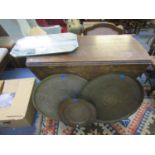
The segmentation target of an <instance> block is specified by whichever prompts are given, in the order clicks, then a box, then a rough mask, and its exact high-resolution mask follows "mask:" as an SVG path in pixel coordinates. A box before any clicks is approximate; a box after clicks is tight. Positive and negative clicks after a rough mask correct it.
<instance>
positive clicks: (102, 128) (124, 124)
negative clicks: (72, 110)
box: [40, 99, 155, 135]
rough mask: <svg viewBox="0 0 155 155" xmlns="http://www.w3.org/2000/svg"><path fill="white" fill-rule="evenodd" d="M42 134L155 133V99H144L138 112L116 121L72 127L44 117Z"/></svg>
mask: <svg viewBox="0 0 155 155" xmlns="http://www.w3.org/2000/svg"><path fill="white" fill-rule="evenodd" d="M40 134H42V135H155V100H153V99H144V101H143V103H142V105H141V106H140V108H139V109H138V110H137V112H136V113H134V114H133V115H131V116H130V117H129V118H127V119H125V120H120V121H119V122H115V123H98V122H95V123H94V124H92V126H88V127H80V128H72V127H69V126H66V125H65V124H64V123H62V122H60V121H55V120H51V119H49V118H47V117H43V121H42V127H41V133H40Z"/></svg>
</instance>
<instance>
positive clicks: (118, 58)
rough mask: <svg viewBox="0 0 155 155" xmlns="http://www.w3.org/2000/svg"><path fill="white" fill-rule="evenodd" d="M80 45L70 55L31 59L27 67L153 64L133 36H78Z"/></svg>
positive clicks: (28, 59)
mask: <svg viewBox="0 0 155 155" xmlns="http://www.w3.org/2000/svg"><path fill="white" fill-rule="evenodd" d="M78 43H79V47H78V49H77V50H76V51H75V52H73V53H70V54H61V55H50V56H49V55H48V56H38V57H29V58H27V66H46V65H47V66H48V65H58V64H60V65H64V64H72V65H73V64H75V65H81V64H93V63H95V64H101V63H103V64H109V63H110V64H111V63H116V64H117V63H119V64H150V63H151V59H150V56H149V55H148V53H147V51H146V50H145V49H144V48H143V47H142V45H141V44H140V43H139V42H138V41H136V40H135V39H134V38H133V37H132V36H131V35H109V36H107V35H105V36H78Z"/></svg>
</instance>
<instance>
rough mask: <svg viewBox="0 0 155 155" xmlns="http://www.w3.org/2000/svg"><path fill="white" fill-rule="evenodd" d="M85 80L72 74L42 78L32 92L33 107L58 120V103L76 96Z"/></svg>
mask: <svg viewBox="0 0 155 155" xmlns="http://www.w3.org/2000/svg"><path fill="white" fill-rule="evenodd" d="M86 83H87V80H85V79H83V78H81V77H79V76H76V75H73V74H56V75H52V76H49V77H48V78H46V79H44V80H43V81H42V82H41V83H40V84H39V85H38V86H37V88H36V89H35V91H34V93H33V103H34V106H35V108H36V109H37V110H38V111H39V112H41V113H42V114H43V115H45V116H48V117H50V118H52V119H56V120H58V119H59V117H58V107H59V104H60V103H61V102H62V101H63V100H65V99H67V98H70V97H77V96H78V95H79V93H80V91H81V89H82V88H83V87H84V86H85V85H86Z"/></svg>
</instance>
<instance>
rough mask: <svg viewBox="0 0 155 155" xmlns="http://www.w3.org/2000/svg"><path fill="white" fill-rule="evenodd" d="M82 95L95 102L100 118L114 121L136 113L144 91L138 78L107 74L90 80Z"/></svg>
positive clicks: (98, 117)
mask: <svg viewBox="0 0 155 155" xmlns="http://www.w3.org/2000/svg"><path fill="white" fill-rule="evenodd" d="M81 96H82V97H83V98H84V99H86V100H88V101H90V102H92V103H93V104H94V106H95V107H96V111H97V119H98V120H102V121H105V122H114V121H117V120H120V119H123V118H125V117H128V116H129V115H131V114H132V113H134V112H135V111H136V110H137V109H138V107H139V106H140V105H141V103H142V100H143V97H144V93H143V87H142V86H141V84H140V83H139V82H138V81H137V80H134V79H132V78H130V77H128V76H125V74H107V75H103V76H100V77H98V78H96V79H94V80H92V81H90V82H89V83H88V84H87V85H86V86H85V87H84V89H83V90H82V92H81Z"/></svg>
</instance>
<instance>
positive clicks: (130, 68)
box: [30, 64, 147, 80]
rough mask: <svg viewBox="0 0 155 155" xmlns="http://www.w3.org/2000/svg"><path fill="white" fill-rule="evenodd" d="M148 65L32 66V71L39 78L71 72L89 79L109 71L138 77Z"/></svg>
mask: <svg viewBox="0 0 155 155" xmlns="http://www.w3.org/2000/svg"><path fill="white" fill-rule="evenodd" d="M146 67H147V65H139V64H138V65H135V64H130V65H84V66H59V65H58V66H46V67H30V69H31V70H32V72H33V73H34V74H35V75H36V76H37V77H38V78H39V79H41V80H42V79H44V78H46V77H47V76H50V75H53V74H63V73H71V74H76V75H79V76H81V77H83V78H85V79H87V80H91V79H93V78H95V77H97V76H99V75H102V74H107V73H124V74H126V75H128V76H130V77H133V78H136V77H137V76H139V75H141V73H143V72H144V71H145V69H146Z"/></svg>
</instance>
